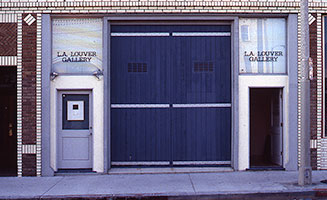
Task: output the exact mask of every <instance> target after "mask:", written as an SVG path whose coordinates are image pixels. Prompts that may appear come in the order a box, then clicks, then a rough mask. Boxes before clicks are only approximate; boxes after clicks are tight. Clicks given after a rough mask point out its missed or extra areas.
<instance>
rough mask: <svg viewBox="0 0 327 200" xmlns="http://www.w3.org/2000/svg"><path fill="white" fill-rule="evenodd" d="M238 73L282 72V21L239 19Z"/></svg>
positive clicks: (283, 63) (275, 19) (280, 19)
mask: <svg viewBox="0 0 327 200" xmlns="http://www.w3.org/2000/svg"><path fill="white" fill-rule="evenodd" d="M239 26H240V35H239V41H240V45H239V55H240V73H286V58H287V56H286V20H285V19H283V18H241V19H240V21H239Z"/></svg>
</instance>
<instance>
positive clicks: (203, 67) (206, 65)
mask: <svg viewBox="0 0 327 200" xmlns="http://www.w3.org/2000/svg"><path fill="white" fill-rule="evenodd" d="M194 72H213V62H194Z"/></svg>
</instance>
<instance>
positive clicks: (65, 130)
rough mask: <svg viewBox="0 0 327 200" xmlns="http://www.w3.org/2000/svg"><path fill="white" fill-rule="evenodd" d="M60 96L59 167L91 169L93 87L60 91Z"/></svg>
mask: <svg viewBox="0 0 327 200" xmlns="http://www.w3.org/2000/svg"><path fill="white" fill-rule="evenodd" d="M58 94H59V96H58V102H59V108H58V114H59V117H60V118H59V120H58V122H59V123H58V169H59V170H61V169H89V170H91V169H92V143H93V142H92V115H91V113H92V111H91V107H92V98H91V94H92V93H91V92H90V91H76V92H75V91H60V92H59V93H58Z"/></svg>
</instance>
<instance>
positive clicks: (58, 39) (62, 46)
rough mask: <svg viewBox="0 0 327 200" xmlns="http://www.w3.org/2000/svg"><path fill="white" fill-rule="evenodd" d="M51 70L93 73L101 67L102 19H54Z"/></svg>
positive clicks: (70, 72)
mask: <svg viewBox="0 0 327 200" xmlns="http://www.w3.org/2000/svg"><path fill="white" fill-rule="evenodd" d="M52 70H53V71H54V72H57V73H68V74H90V73H93V72H95V71H97V70H102V20H101V19H97V18H87V19H86V18H65V19H54V20H53V22H52Z"/></svg>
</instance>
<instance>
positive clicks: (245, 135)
mask: <svg viewBox="0 0 327 200" xmlns="http://www.w3.org/2000/svg"><path fill="white" fill-rule="evenodd" d="M250 88H283V124H284V126H283V163H287V162H288V160H289V148H288V143H289V130H288V127H289V113H288V107H289V83H288V76H287V75H240V76H239V91H238V92H239V146H238V162H239V168H238V170H246V169H247V168H249V167H250Z"/></svg>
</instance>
